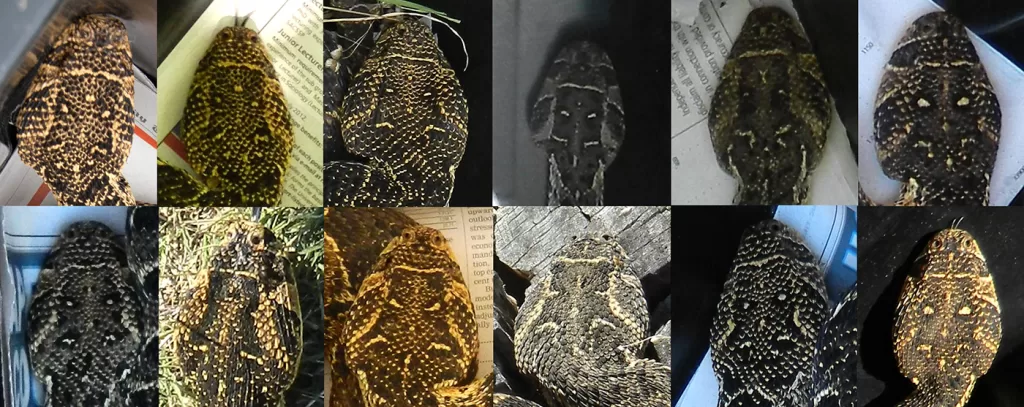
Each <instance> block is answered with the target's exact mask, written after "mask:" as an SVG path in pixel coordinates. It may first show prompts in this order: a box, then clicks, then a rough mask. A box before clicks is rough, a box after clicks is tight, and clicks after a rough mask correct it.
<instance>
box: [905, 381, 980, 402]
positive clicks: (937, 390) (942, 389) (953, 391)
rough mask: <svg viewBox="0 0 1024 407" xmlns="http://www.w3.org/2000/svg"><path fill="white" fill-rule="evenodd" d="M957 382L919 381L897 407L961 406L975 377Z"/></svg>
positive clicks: (966, 398) (972, 386)
mask: <svg viewBox="0 0 1024 407" xmlns="http://www.w3.org/2000/svg"><path fill="white" fill-rule="evenodd" d="M964 382H966V383H958V382H957V381H955V380H950V381H949V383H944V384H942V383H931V384H929V383H921V384H919V385H918V386H917V387H916V388H914V391H913V392H911V393H910V395H909V396H907V398H906V399H904V400H903V401H902V402H900V403H899V404H897V407H963V406H964V405H966V404H967V400H968V399H970V397H971V391H972V390H974V383H975V379H974V378H971V379H969V380H964Z"/></svg>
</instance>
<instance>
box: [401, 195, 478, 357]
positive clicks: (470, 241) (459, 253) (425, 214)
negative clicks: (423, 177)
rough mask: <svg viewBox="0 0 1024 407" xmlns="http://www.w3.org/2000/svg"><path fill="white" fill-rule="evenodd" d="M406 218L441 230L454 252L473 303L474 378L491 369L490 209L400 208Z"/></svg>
mask: <svg viewBox="0 0 1024 407" xmlns="http://www.w3.org/2000/svg"><path fill="white" fill-rule="evenodd" d="M401 210H402V212H404V213H405V214H406V215H409V217H410V218H413V219H414V220H416V221H417V222H419V223H420V224H422V225H424V226H429V227H432V228H434V229H437V230H439V231H441V233H442V234H443V235H444V236H445V237H447V238H448V243H449V244H450V245H451V246H452V251H454V252H455V258H456V260H457V261H458V263H459V268H461V269H462V277H463V278H464V279H466V285H468V286H469V294H470V295H471V296H472V297H473V304H474V305H475V306H476V309H475V311H476V321H477V329H478V331H479V335H480V355H479V356H478V358H479V359H478V362H479V365H478V366H479V368H478V369H477V377H484V376H486V375H487V373H490V372H491V371H493V370H494V297H493V296H494V292H493V290H494V287H493V284H494V283H493V279H492V276H493V275H494V265H493V264H492V263H493V260H494V212H493V210H492V209H491V208H403V209H401Z"/></svg>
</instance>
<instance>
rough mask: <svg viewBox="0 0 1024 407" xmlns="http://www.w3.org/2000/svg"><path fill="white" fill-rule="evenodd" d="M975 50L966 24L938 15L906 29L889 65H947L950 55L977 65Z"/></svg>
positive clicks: (923, 17)
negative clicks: (968, 59)
mask: <svg viewBox="0 0 1024 407" xmlns="http://www.w3.org/2000/svg"><path fill="white" fill-rule="evenodd" d="M973 48H974V47H973V46H972V45H971V40H970V38H968V37H967V29H965V28H964V25H963V23H961V22H960V20H957V18H956V17H954V16H953V15H952V14H948V13H944V12H941V11H937V12H934V13H929V14H925V15H923V16H921V17H920V18H918V19H917V20H916V21H914V23H913V24H911V25H910V28H907V32H906V34H905V35H904V36H903V40H902V41H901V42H900V44H899V45H897V46H896V51H895V52H894V53H893V56H892V61H891V62H890V63H891V64H892V65H894V66H911V65H917V64H924V63H936V64H945V63H946V62H947V61H948V60H949V54H950V53H951V51H952V53H953V54H954V55H958V56H965V57H968V58H970V59H971V61H970V62H978V59H977V58H978V57H977V54H976V53H975V52H973Z"/></svg>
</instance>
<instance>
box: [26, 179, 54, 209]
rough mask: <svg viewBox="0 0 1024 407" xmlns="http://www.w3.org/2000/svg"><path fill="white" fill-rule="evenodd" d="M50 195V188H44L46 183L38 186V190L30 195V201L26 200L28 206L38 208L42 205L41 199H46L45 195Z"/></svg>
mask: <svg viewBox="0 0 1024 407" xmlns="http://www.w3.org/2000/svg"><path fill="white" fill-rule="evenodd" d="M49 193H50V187H48V186H46V183H45V182H44V183H41V184H39V189H37V190H36V193H35V194H34V195H32V199H29V200H28V206H39V204H41V203H43V199H46V195H47V194H49Z"/></svg>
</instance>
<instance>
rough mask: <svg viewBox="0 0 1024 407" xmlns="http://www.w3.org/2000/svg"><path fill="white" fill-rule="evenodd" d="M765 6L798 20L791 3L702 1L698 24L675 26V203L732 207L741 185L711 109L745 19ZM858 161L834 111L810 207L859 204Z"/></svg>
mask: <svg viewBox="0 0 1024 407" xmlns="http://www.w3.org/2000/svg"><path fill="white" fill-rule="evenodd" d="M762 6H778V7H781V8H783V9H785V10H787V11H788V12H789V13H790V15H792V16H794V17H795V16H796V11H795V10H794V9H793V4H792V1H789V0H776V1H757V0H750V1H742V0H741V1H728V2H723V1H711V0H703V1H701V3H700V6H699V8H698V13H697V18H696V21H695V22H694V24H686V23H685V22H680V21H673V22H672V56H671V61H672V62H671V63H672V65H671V66H672V68H671V75H672V85H671V93H672V105H673V109H672V146H671V149H672V204H673V205H693V204H702V205H723V204H724V205H728V204H730V203H732V200H733V196H734V195H735V194H736V188H737V183H736V181H735V180H734V179H733V178H732V176H731V175H729V174H728V173H726V172H725V171H724V170H722V168H721V167H720V166H719V165H718V161H717V160H716V158H715V152H714V149H713V147H712V145H711V131H710V130H709V129H708V120H707V118H708V110H709V108H710V104H711V97H712V95H713V94H714V91H715V87H716V86H718V79H719V76H720V75H721V72H722V67H723V66H724V65H725V60H726V58H727V57H728V56H729V51H730V50H731V49H732V45H733V41H734V39H735V38H736V36H737V35H738V34H739V32H740V28H742V26H743V21H744V20H746V17H747V14H749V13H750V11H751V10H752V9H753V8H756V7H762ZM681 15H682V14H681ZM853 158H854V157H853V150H852V149H851V148H850V143H849V141H848V139H847V137H846V129H845V127H844V126H843V123H842V122H841V121H840V120H839V114H838V113H837V112H836V111H835V108H834V107H833V109H832V125H831V127H830V128H829V130H828V138H827V140H826V142H825V152H824V157H823V158H822V161H821V163H820V164H818V167H817V168H816V169H815V170H814V172H813V173H812V175H811V181H810V182H811V185H810V192H809V196H808V200H809V202H810V203H811V204H814V205H846V204H855V203H856V202H857V164H856V163H855V162H854V159H853Z"/></svg>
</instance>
